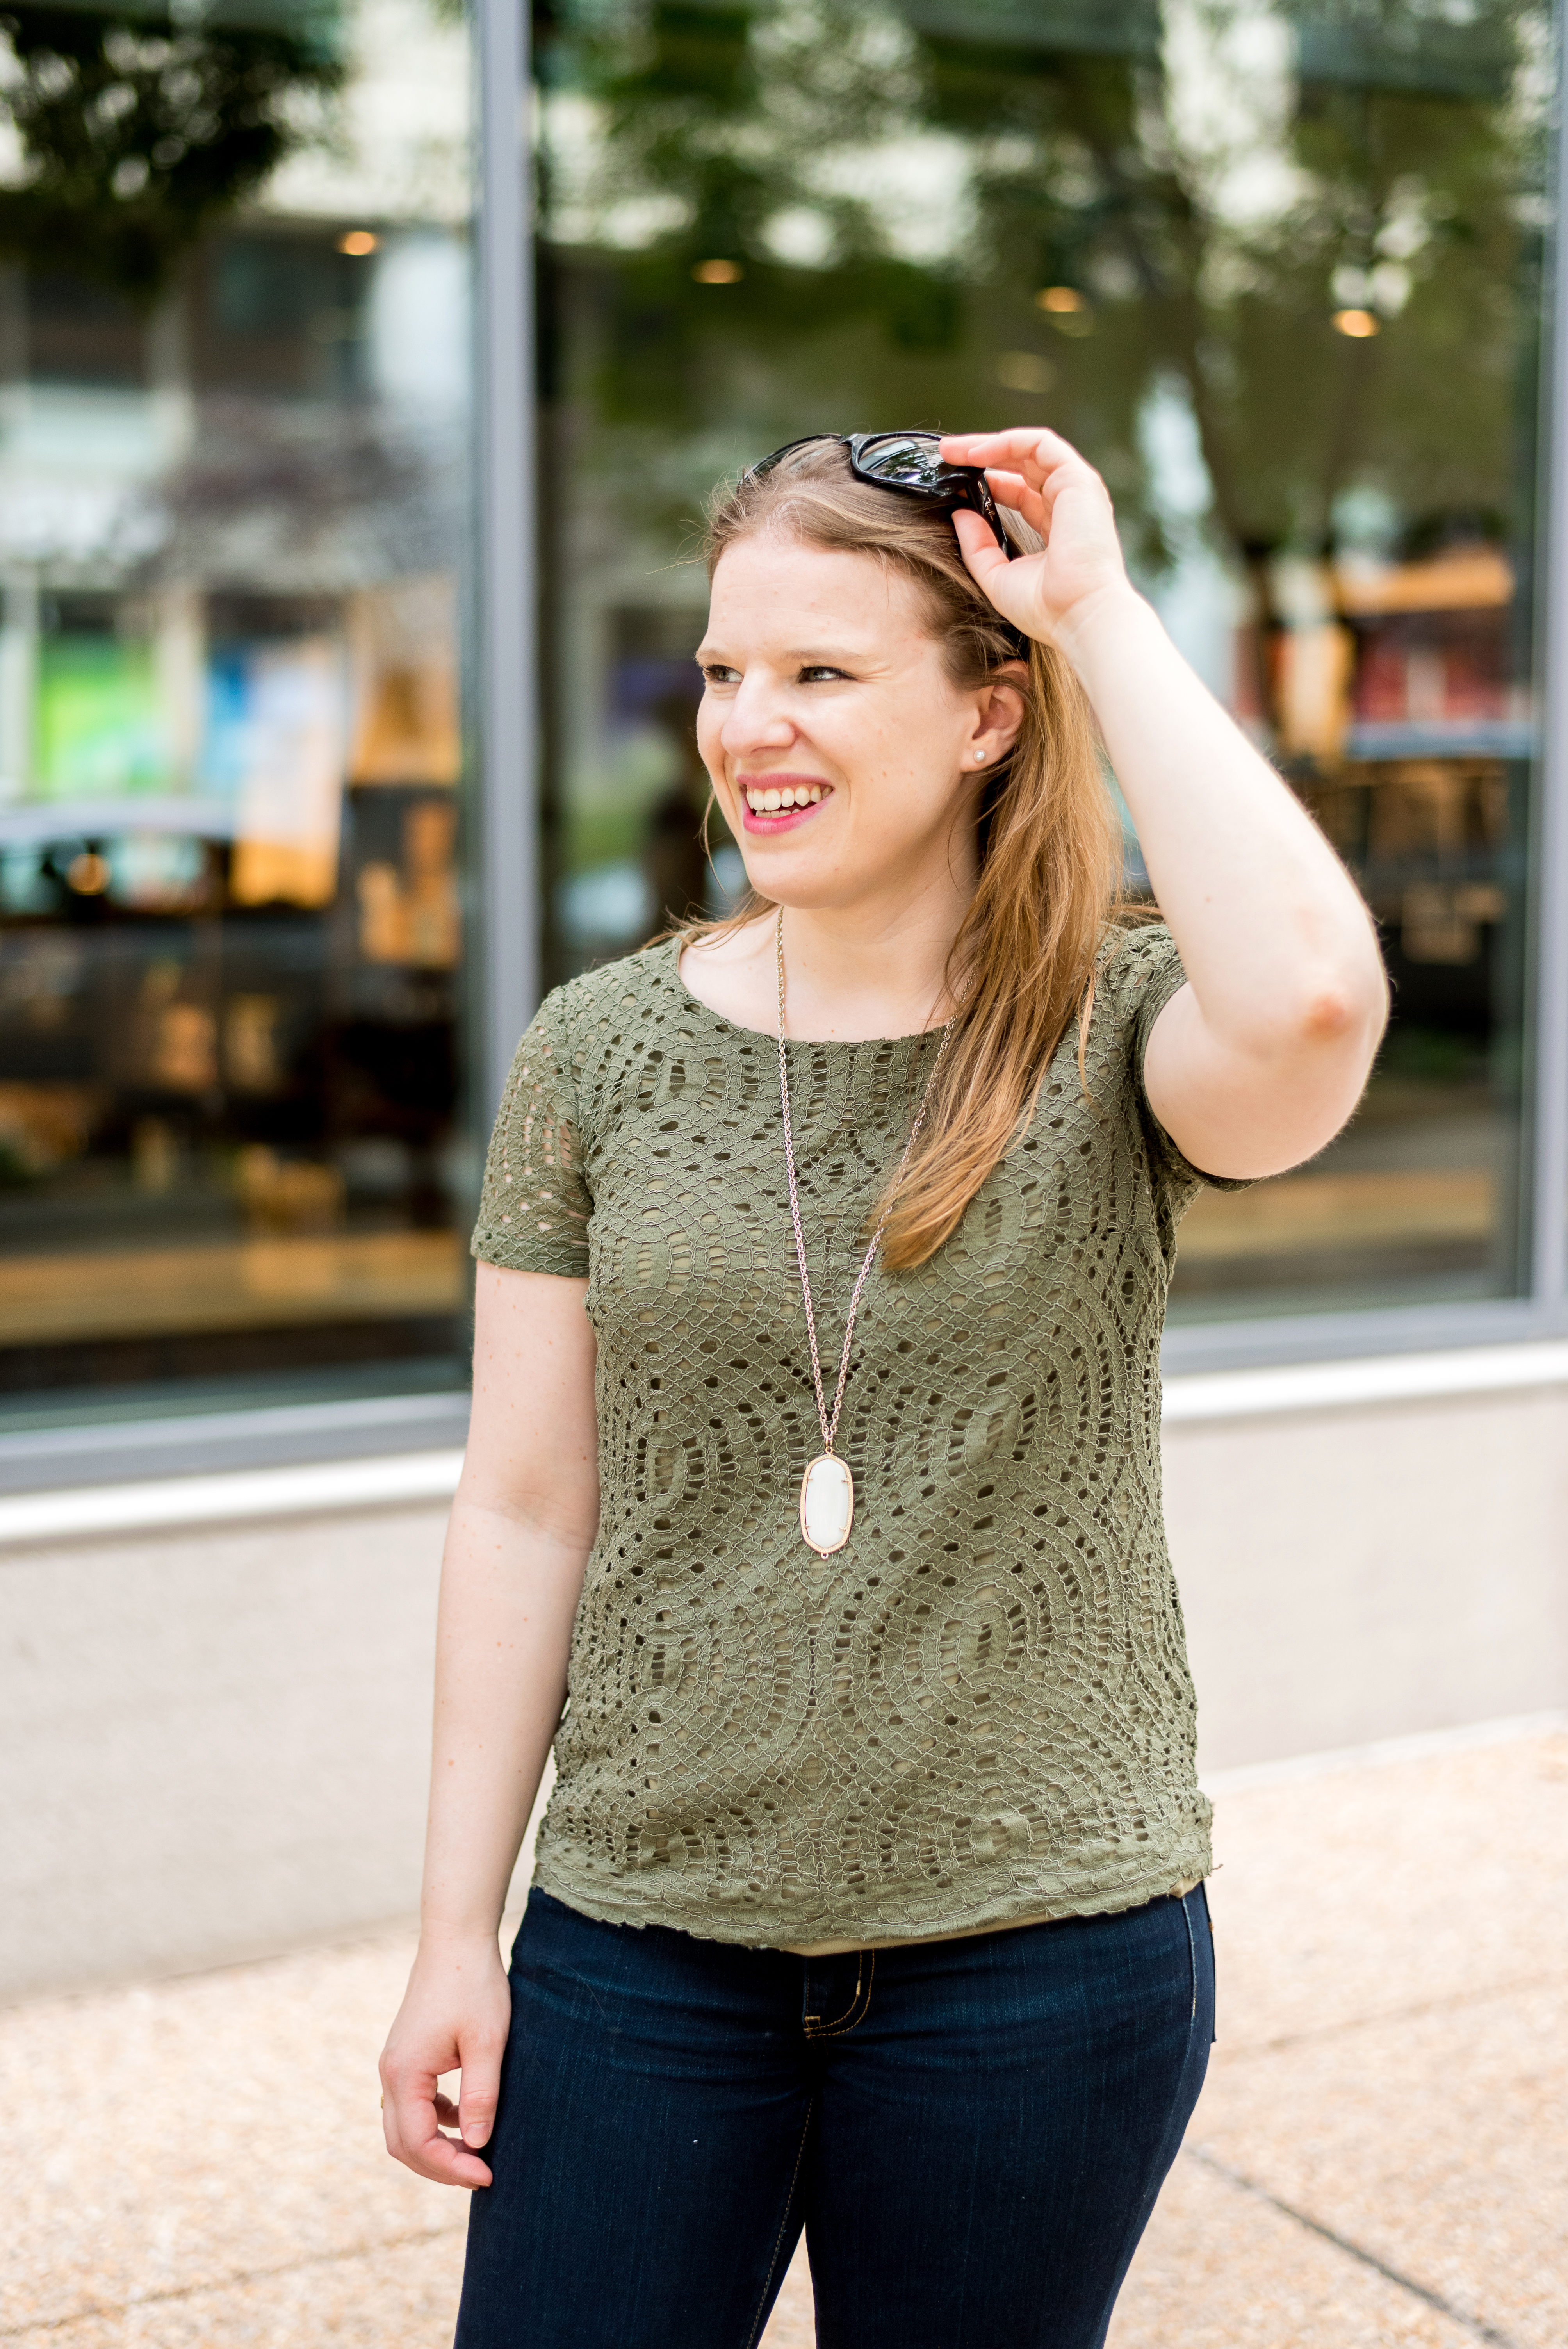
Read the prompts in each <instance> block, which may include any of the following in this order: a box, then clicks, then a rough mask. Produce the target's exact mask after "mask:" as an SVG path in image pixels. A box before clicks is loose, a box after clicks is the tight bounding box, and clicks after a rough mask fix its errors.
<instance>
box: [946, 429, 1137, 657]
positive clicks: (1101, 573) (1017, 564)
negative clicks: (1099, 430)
mask: <svg viewBox="0 0 1568 2349" xmlns="http://www.w3.org/2000/svg"><path fill="white" fill-rule="evenodd" d="M942 454H943V456H944V458H945V459H946V460H947V461H948V463H949V464H953V465H983V466H984V467H985V479H986V481H988V482H989V483H990V487H991V493H992V495H993V497H994V498H995V501H996V502H997V504H998V505H1001V506H1011V507H1012V509H1013V511H1014V512H1015V513H1016V514H1019V515H1020V516H1021V517H1022V518H1023V520H1024V521H1025V522H1026V523H1028V524H1029V526H1030V528H1031V529H1032V530H1035V531H1037V533H1039V535H1040V537H1042V538H1043V539H1044V540H1045V542H1046V544H1045V547H1044V550H1043V552H1042V553H1040V554H1024V555H1018V556H1016V558H1015V559H1014V560H1013V561H1012V562H1009V561H1008V560H1007V557H1006V555H1005V554H1003V552H1002V550H1001V548H1000V547H999V546H998V545H997V543H996V542H995V539H994V538H993V537H992V535H991V533H990V531H989V530H988V529H987V527H986V525H985V523H984V522H983V521H982V519H981V517H980V516H979V515H978V514H977V513H970V512H967V511H965V509H964V508H962V507H961V508H960V509H959V510H958V512H955V513H954V517H953V521H954V528H955V529H956V531H957V533H958V542H959V544H960V545H961V546H962V547H963V549H964V560H965V563H966V564H968V566H969V570H970V573H971V574H972V575H973V577H975V579H977V580H978V581H979V583H980V585H981V586H982V587H983V588H984V589H985V593H986V595H988V596H989V597H990V599H991V601H992V603H993V604H995V606H996V609H997V610H998V612H1000V613H1001V615H1002V616H1003V618H1004V619H1006V620H1011V622H1012V623H1013V626H1015V627H1016V628H1022V630H1023V631H1024V634H1025V635H1026V636H1037V637H1038V638H1040V639H1041V641H1042V642H1044V643H1047V644H1057V645H1060V647H1061V648H1062V650H1063V651H1064V652H1065V653H1067V654H1068V657H1069V658H1070V657H1072V653H1073V650H1074V641H1073V640H1074V638H1075V636H1077V634H1078V630H1079V629H1080V627H1081V626H1082V624H1083V622H1084V621H1085V619H1086V618H1087V617H1088V616H1089V615H1090V614H1091V613H1092V612H1094V611H1096V610H1097V609H1099V606H1100V605H1102V604H1105V603H1108V602H1116V601H1119V599H1120V598H1122V597H1124V596H1127V595H1131V594H1132V593H1133V590H1132V587H1131V585H1130V582H1129V579H1128V576H1127V567H1126V565H1125V564H1124V563H1123V562H1122V559H1121V545H1120V542H1119V539H1118V537H1117V534H1116V518H1115V516H1114V514H1113V513H1112V512H1111V504H1110V492H1109V490H1107V488H1106V486H1105V483H1104V482H1103V481H1101V480H1100V477H1099V474H1098V473H1097V472H1096V471H1095V470H1094V467H1093V466H1092V465H1090V464H1088V462H1087V461H1086V460H1085V459H1083V458H1082V457H1080V456H1079V455H1078V450H1076V449H1075V448H1073V447H1072V446H1071V444H1070V443H1069V442H1068V441H1066V440H1063V439H1062V436H1061V434H1060V433H1059V432H1051V431H1047V430H1042V429H1040V428H1038V427H1037V426H1022V427H1020V428H1018V429H1016V430H1014V431H1011V432H950V433H948V434H947V435H946V437H945V438H944V440H943V443H942Z"/></svg>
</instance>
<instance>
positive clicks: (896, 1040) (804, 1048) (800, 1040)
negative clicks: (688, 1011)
mask: <svg viewBox="0 0 1568 2349" xmlns="http://www.w3.org/2000/svg"><path fill="white" fill-rule="evenodd" d="M668 946H669V949H670V952H669V958H668V965H667V968H668V972H669V976H670V978H671V979H672V980H673V981H674V983H675V988H676V993H677V994H678V995H679V996H680V997H681V998H682V999H683V1000H684V1001H685V1002H686V1003H687V1004H689V1005H691V1006H692V1007H693V1009H696V1010H697V1011H700V1012H701V1013H702V1015H703V1017H704V1018H705V1019H711V1020H712V1021H713V1024H714V1026H715V1027H716V1028H724V1029H727V1030H728V1032H729V1034H730V1035H732V1036H746V1037H749V1038H752V1039H754V1040H756V1041H757V1042H758V1043H759V1044H771V1045H772V1047H773V1049H774V1050H775V1051H777V1050H778V1049H779V1031H778V1030H777V1029H776V1028H747V1027H744V1026H743V1025H742V1024H741V1022H740V1021H739V1020H738V1019H729V1018H728V1017H727V1014H726V1013H724V1012H722V1011H716V1010H715V1009H714V1008H713V1006H712V1004H711V1003H705V1002H704V1001H703V999H702V998H701V996H700V995H697V994H695V993H694V992H693V990H692V989H691V988H689V987H688V986H687V985H686V980H685V979H684V978H682V976H681V957H682V955H683V954H684V953H685V952H686V940H685V939H684V938H671V939H670V940H669V941H668ZM941 1033H942V1030H941V1029H940V1028H910V1029H907V1030H905V1032H904V1033H903V1035H902V1036H786V1037H785V1039H784V1046H785V1050H787V1051H799V1052H885V1051H889V1050H892V1049H893V1047H894V1046H896V1045H900V1044H927V1043H929V1042H930V1041H931V1040H932V1038H933V1037H934V1036H940V1035H941Z"/></svg>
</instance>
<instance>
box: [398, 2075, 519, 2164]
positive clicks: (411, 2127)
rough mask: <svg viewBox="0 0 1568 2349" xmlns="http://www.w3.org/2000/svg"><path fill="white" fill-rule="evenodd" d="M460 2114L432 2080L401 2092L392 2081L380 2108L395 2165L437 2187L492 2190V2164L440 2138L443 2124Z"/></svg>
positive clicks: (454, 2140)
mask: <svg viewBox="0 0 1568 2349" xmlns="http://www.w3.org/2000/svg"><path fill="white" fill-rule="evenodd" d="M456 2119H457V2109H456V2107H455V2106H454V2105H453V2104H452V2101H451V2099H450V2097H449V2096H443V2095H440V2094H438V2092H437V2090H436V2087H435V2083H434V2082H433V2081H427V2082H425V2083H423V2084H420V2085H404V2086H402V2087H401V2088H399V2087H398V2086H397V2085H396V2084H395V2083H394V2082H392V2081H390V2080H389V2081H388V2082H387V2097H386V2102H385V2103H384V2105H383V2106H382V2108H381V2123H382V2133H383V2135H384V2136H385V2137H386V2139H387V2152H388V2153H389V2154H390V2155H391V2156H392V2158H393V2160H394V2161H400V2162H402V2163H403V2165H404V2167H405V2168H408V2169H412V2170H413V2171H415V2172H416V2174H417V2175H418V2177H420V2178H429V2179H431V2180H432V2182H433V2183H434V2184H435V2185H437V2186H488V2185H490V2181H491V2176H492V2173H491V2170H490V2165H489V2163H488V2162H484V2161H481V2160H480V2158H479V2156H478V2154H477V2153H470V2152H469V2149H468V2147H466V2146H462V2145H459V2144H458V2142H457V2141H456V2139H455V2138H453V2137H446V2136H444V2135H443V2134H442V2131H441V2127H440V2124H441V2122H442V2121H448V2122H451V2121H455V2120H456Z"/></svg>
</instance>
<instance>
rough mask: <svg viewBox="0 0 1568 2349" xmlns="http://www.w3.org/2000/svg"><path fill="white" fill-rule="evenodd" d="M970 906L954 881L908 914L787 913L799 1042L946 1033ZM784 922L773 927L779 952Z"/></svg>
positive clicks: (904, 906)
mask: <svg viewBox="0 0 1568 2349" xmlns="http://www.w3.org/2000/svg"><path fill="white" fill-rule="evenodd" d="M968 902H969V899H968V894H967V893H965V892H964V891H962V890H961V889H960V888H959V887H958V886H957V885H956V884H955V882H954V881H953V880H951V879H950V878H949V876H947V875H945V874H944V876H943V880H942V882H941V883H940V884H936V885H933V886H932V887H930V888H928V889H926V890H925V891H923V892H922V894H921V895H919V896H917V897H915V898H913V900H906V901H904V902H903V903H901V904H898V905H883V906H882V907H880V908H875V909H872V908H867V907H865V906H855V907H848V906H845V907H840V906H818V905H811V906H807V905H789V906H786V907H785V909H784V968H785V977H786V982H787V989H788V992H787V997H786V1009H785V1021H786V1027H787V1030H788V1032H789V1034H790V1035H791V1036H795V1037H799V1038H806V1039H810V1040H822V1041H838V1042H859V1041H861V1040H864V1039H865V1038H867V1037H872V1036H908V1035H913V1034H914V1033H916V1032H917V1031H918V1030H921V1029H923V1028H929V1027H932V1026H934V1025H939V1024H940V1023H941V1021H943V1020H944V1019H946V1017H947V1016H948V1012H949V1010H950V1009H951V1005H950V1004H949V1002H948V999H947V993H946V986H945V981H946V976H947V963H948V957H949V956H950V955H951V953H952V951H953V942H954V938H955V937H956V936H957V935H958V931H959V926H960V925H961V923H962V922H963V919H964V916H965V911H966V910H967V906H968ZM776 921H777V916H774V917H772V918H771V919H770V920H769V924H768V941H769V950H771V947H772V941H773V936H774V929H775V924H776Z"/></svg>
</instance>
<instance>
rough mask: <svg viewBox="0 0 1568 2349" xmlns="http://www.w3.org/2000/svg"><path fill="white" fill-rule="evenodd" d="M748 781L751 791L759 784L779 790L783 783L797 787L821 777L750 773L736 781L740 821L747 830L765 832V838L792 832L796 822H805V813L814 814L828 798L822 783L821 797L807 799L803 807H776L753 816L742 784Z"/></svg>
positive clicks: (829, 794) (769, 788)
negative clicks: (769, 811) (738, 794)
mask: <svg viewBox="0 0 1568 2349" xmlns="http://www.w3.org/2000/svg"><path fill="white" fill-rule="evenodd" d="M748 781H749V783H750V784H751V787H752V789H753V790H756V789H757V788H758V786H759V785H760V786H761V787H762V788H763V789H764V790H768V791H782V790H783V789H784V788H785V786H786V785H789V787H790V789H792V790H793V789H798V788H799V786H800V785H801V784H803V783H821V782H822V778H821V777H820V775H768V776H766V777H764V776H762V775H752V776H749V777H746V778H744V779H742V780H741V781H740V782H739V783H738V790H739V792H740V820H741V823H742V824H743V825H744V826H745V828H746V830H747V831H748V832H755V833H767V834H768V836H769V839H772V838H774V837H775V836H776V835H777V834H778V833H781V832H792V831H794V829H795V828H796V826H797V825H799V824H802V823H805V822H806V819H807V818H808V816H813V815H816V814H818V813H819V812H820V810H821V809H823V808H824V807H826V805H827V803H828V802H829V800H830V798H831V797H832V791H831V787H830V785H828V784H826V783H823V784H822V796H821V798H820V800H812V801H809V802H808V803H807V804H806V806H804V807H796V808H777V809H775V810H774V812H772V814H770V815H754V814H753V813H752V812H751V810H750V808H749V807H748V804H747V800H746V786H747V782H748Z"/></svg>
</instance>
